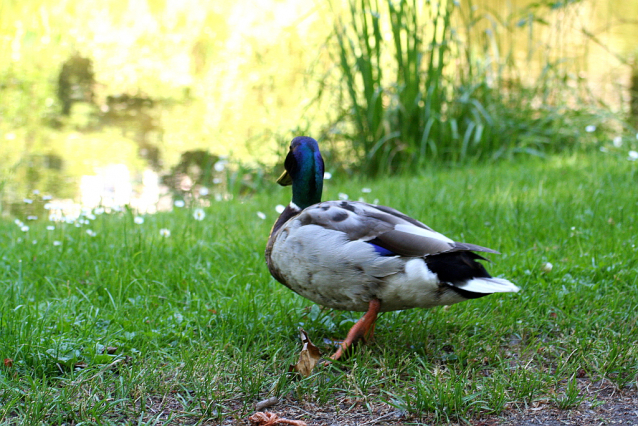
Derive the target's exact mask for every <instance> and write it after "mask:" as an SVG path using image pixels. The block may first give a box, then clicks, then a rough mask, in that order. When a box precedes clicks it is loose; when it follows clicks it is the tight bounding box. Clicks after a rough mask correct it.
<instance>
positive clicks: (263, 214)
mask: <svg viewBox="0 0 638 426" xmlns="http://www.w3.org/2000/svg"><path fill="white" fill-rule="evenodd" d="M257 217H259V219H261V220H264V219H266V214H265V213H263V212H257Z"/></svg>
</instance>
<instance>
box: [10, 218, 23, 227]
mask: <svg viewBox="0 0 638 426" xmlns="http://www.w3.org/2000/svg"><path fill="white" fill-rule="evenodd" d="M13 223H15V224H16V225H18V226H20V227H22V226H23V225H24V223H22V221H21V220H20V219H16V220H14V221H13Z"/></svg>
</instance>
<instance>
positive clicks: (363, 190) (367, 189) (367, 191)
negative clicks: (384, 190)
mask: <svg viewBox="0 0 638 426" xmlns="http://www.w3.org/2000/svg"><path fill="white" fill-rule="evenodd" d="M361 192H364V193H366V194H369V193H371V192H372V189H370V188H361Z"/></svg>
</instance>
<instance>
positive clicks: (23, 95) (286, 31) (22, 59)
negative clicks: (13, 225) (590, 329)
mask: <svg viewBox="0 0 638 426" xmlns="http://www.w3.org/2000/svg"><path fill="white" fill-rule="evenodd" d="M33 3H34V4H33V5H31V7H35V9H34V10H27V9H24V10H23V9H19V8H16V9H11V8H9V7H8V6H7V8H6V9H7V11H8V13H3V15H4V18H2V19H0V23H1V26H0V31H1V34H0V35H1V36H2V38H1V39H0V47H1V48H2V49H4V50H3V51H4V52H5V53H3V54H2V55H0V56H1V57H2V59H4V61H3V62H4V63H5V65H3V66H2V67H0V71H1V72H2V73H1V74H0V96H2V97H3V99H2V103H3V105H4V108H3V109H2V110H1V111H2V113H3V114H2V115H4V119H3V118H0V166H1V168H2V174H1V175H0V189H1V190H2V194H1V196H0V213H1V214H2V215H9V214H11V215H16V216H21V217H22V218H23V219H24V218H26V217H27V216H38V217H46V216H47V215H49V214H51V215H53V216H54V217H57V216H59V215H71V216H73V215H77V214H79V213H78V212H79V211H81V209H82V208H88V209H91V208H96V207H99V206H101V207H104V208H121V206H123V205H129V206H131V207H132V208H134V209H135V210H137V211H140V212H154V211H156V210H158V209H160V210H161V209H169V208H171V206H172V205H173V202H174V201H175V200H184V202H186V203H191V202H192V203H204V202H215V201H220V200H224V199H228V198H229V197H230V196H232V195H233V194H240V193H247V192H250V191H252V190H255V189H256V188H258V187H259V185H260V183H259V181H260V179H261V178H262V176H263V175H262V171H263V170H266V171H270V170H272V173H273V174H275V173H276V171H278V170H279V169H278V168H274V169H273V167H274V166H275V165H276V163H277V161H280V159H281V158H282V154H283V153H284V152H285V150H286V147H287V143H288V142H289V140H290V139H291V138H292V137H293V136H294V135H296V134H299V133H310V134H318V132H319V130H320V129H321V128H322V126H324V125H325V123H327V122H328V120H330V119H334V114H333V111H330V105H326V103H325V102H324V104H320V105H318V106H313V104H312V103H311V100H312V98H313V96H314V95H315V93H316V91H317V89H318V88H319V86H320V85H321V83H322V82H321V73H322V72H325V69H327V68H329V67H330V61H331V58H330V56H329V55H328V54H327V53H326V51H325V47H324V44H323V43H324V42H325V40H326V37H327V35H328V33H329V30H330V28H329V26H327V25H325V22H326V16H327V15H326V14H327V13H329V11H328V10H327V9H326V8H325V7H324V6H322V5H319V4H312V3H305V2H298V1H293V0H281V1H268V2H260V3H253V2H250V1H248V0H244V1H239V2H234V3H232V4H231V3H230V2H229V3H224V2H221V3H219V2H217V3H216V4H214V5H212V4H209V3H210V2H203V1H197V0H193V1H191V2H185V3H184V4H181V3H179V4H178V3H177V2H164V1H161V2H160V1H152V0H149V1H145V0H129V1H128V2H120V3H112V4H108V5H96V6H95V7H94V8H93V9H91V10H90V11H89V12H86V11H84V10H83V9H82V7H81V6H80V4H79V3H77V2H70V3H69V4H70V5H72V6H73V7H71V6H69V7H67V9H64V8H56V7H52V6H49V5H48V3H46V2H40V3H41V4H39V3H38V2H33ZM76 3H77V4H76ZM535 4H537V3H536V2H533V1H522V0H520V1H518V0H517V1H505V0H484V1H482V2H476V5H478V12H477V13H479V14H482V15H483V14H486V15H487V16H488V18H487V19H484V20H481V21H480V23H478V24H477V25H476V27H475V32H474V33H473V34H478V33H483V34H486V32H487V33H488V34H489V32H490V31H493V32H498V33H499V34H500V35H499V41H498V43H497V44H498V48H499V50H498V51H499V53H500V54H503V55H504V54H506V53H507V52H511V54H512V57H513V58H514V59H515V60H514V62H515V63H516V64H521V65H520V66H519V68H518V71H517V74H518V78H520V79H522V80H524V81H526V82H527V83H528V84H533V82H534V79H535V78H537V76H538V74H539V73H540V72H542V71H543V66H544V64H546V63H547V61H550V62H552V63H554V64H555V65H554V66H559V65H558V64H559V63H561V65H560V66H561V67H562V66H564V69H565V72H566V73H571V74H573V76H572V77H574V78H573V80H571V81H578V79H581V80H582V81H584V82H585V83H586V84H587V87H588V88H589V89H590V90H591V93H592V98H594V97H595V98H598V99H601V100H602V101H603V102H604V103H605V104H606V105H607V106H608V107H609V108H610V109H612V110H617V111H618V110H624V111H627V110H628V109H629V108H630V107H629V105H630V87H631V84H632V83H631V82H632V73H633V74H636V73H637V71H636V69H637V65H636V60H637V59H636V58H637V56H638V1H636V0H631V1H623V0H611V1H580V2H578V1H565V2H553V3H545V4H544V5H540V6H537V7H534V5H535ZM36 6H37V7H36ZM460 6H461V8H462V10H463V11H464V13H465V14H466V15H467V14H468V13H469V10H470V9H471V7H472V6H471V4H469V3H467V2H464V1H462V0H461V4H460ZM36 12H37V13H36ZM533 18H539V19H533ZM540 18H542V19H540ZM505 23H509V24H505ZM488 38H489V37H488ZM482 39H484V38H482ZM477 41H478V39H477ZM477 41H473V40H470V43H472V42H477ZM50 64H56V65H55V67H52V66H51V65H50ZM637 75H638V74H637ZM635 80H636V83H635V84H636V85H637V86H638V77H636V78H635ZM566 84H567V83H566ZM635 89H636V90H638V87H635ZM637 112H638V111H637ZM309 117H312V119H309ZM25 199H26V200H30V202H25V201H24V200H25Z"/></svg>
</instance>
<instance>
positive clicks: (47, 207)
mask: <svg viewBox="0 0 638 426" xmlns="http://www.w3.org/2000/svg"><path fill="white" fill-rule="evenodd" d="M52 208H53V204H51V203H46V204H44V210H51V209H52Z"/></svg>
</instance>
